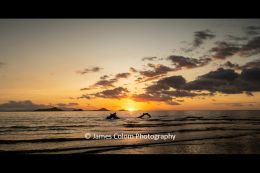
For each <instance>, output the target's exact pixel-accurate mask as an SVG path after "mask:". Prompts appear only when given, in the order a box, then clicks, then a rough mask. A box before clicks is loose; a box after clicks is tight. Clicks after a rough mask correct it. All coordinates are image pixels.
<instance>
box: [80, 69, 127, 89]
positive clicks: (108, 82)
mask: <svg viewBox="0 0 260 173" xmlns="http://www.w3.org/2000/svg"><path fill="white" fill-rule="evenodd" d="M130 75H131V73H118V74H116V75H115V77H114V78H112V79H107V78H108V77H109V76H108V75H104V76H101V77H100V80H99V81H97V82H96V83H95V84H94V85H91V86H89V87H85V88H81V89H80V90H81V91H84V90H92V89H97V88H108V87H115V86H114V84H115V83H116V82H118V80H119V79H122V78H128V77H129V76H130Z"/></svg>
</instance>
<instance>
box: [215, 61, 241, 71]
mask: <svg viewBox="0 0 260 173" xmlns="http://www.w3.org/2000/svg"><path fill="white" fill-rule="evenodd" d="M220 67H224V68H230V69H235V70H236V69H241V67H240V66H239V65H238V64H235V63H232V62H230V61H227V62H225V63H224V64H223V65H221V66H220Z"/></svg>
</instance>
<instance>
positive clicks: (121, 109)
mask: <svg viewBox="0 0 260 173" xmlns="http://www.w3.org/2000/svg"><path fill="white" fill-rule="evenodd" d="M118 111H126V110H125V109H119V110H118Z"/></svg>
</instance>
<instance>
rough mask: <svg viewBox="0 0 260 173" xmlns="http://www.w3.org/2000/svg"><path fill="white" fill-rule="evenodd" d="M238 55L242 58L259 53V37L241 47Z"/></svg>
mask: <svg viewBox="0 0 260 173" xmlns="http://www.w3.org/2000/svg"><path fill="white" fill-rule="evenodd" d="M240 53H241V55H242V56H252V55H255V54H258V53H260V36H258V37H255V38H252V39H251V40H249V41H248V42H247V43H246V44H245V45H243V46H242V48H241V51H240Z"/></svg>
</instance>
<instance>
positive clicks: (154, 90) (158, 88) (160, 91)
mask: <svg viewBox="0 0 260 173" xmlns="http://www.w3.org/2000/svg"><path fill="white" fill-rule="evenodd" d="M185 84H186V80H185V79H184V78H183V77H182V76H171V77H165V78H163V79H160V80H158V81H157V82H155V83H153V84H152V85H150V86H148V87H146V88H145V93H142V94H135V95H133V96H132V99H133V100H135V101H140V102H141V101H142V102H146V101H147V102H149V101H157V102H165V103H167V104H170V105H179V103H178V101H177V100H174V99H175V98H177V97H194V96H197V95H198V94H196V93H192V92H189V91H185V90H179V88H182V87H183V86H184V85H185ZM171 89H176V90H174V91H173V90H171Z"/></svg>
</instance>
